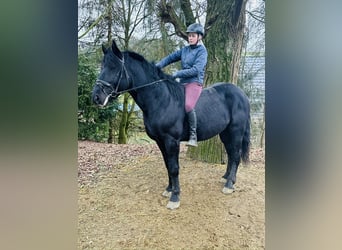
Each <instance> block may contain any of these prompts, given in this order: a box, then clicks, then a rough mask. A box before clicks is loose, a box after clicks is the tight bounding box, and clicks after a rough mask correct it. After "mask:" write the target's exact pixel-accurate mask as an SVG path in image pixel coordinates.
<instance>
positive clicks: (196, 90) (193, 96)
mask: <svg viewBox="0 0 342 250" xmlns="http://www.w3.org/2000/svg"><path fill="white" fill-rule="evenodd" d="M201 92H202V86H201V85H199V84H198V83H196V82H192V83H188V84H186V85H185V112H187V113H188V112H190V111H191V110H193V109H194V107H195V105H196V103H197V100H198V98H199V97H200V95H201Z"/></svg>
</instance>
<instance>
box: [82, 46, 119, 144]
mask: <svg viewBox="0 0 342 250" xmlns="http://www.w3.org/2000/svg"><path fill="white" fill-rule="evenodd" d="M98 72H99V71H98V68H97V63H96V58H95V57H94V56H92V55H91V54H82V53H79V56H78V72H77V74H78V139H81V140H94V141H99V142H100V141H105V140H106V138H107V137H108V121H109V119H110V118H111V117H113V116H115V103H114V105H112V106H110V107H108V108H105V109H99V108H97V107H95V106H94V105H92V102H91V92H92V88H93V86H94V83H95V81H96V78H97V75H98Z"/></svg>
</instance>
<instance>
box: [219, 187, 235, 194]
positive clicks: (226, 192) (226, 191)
mask: <svg viewBox="0 0 342 250" xmlns="http://www.w3.org/2000/svg"><path fill="white" fill-rule="evenodd" d="M233 192H234V189H231V188H227V187H224V188H223V189H222V193H224V194H231V193H233Z"/></svg>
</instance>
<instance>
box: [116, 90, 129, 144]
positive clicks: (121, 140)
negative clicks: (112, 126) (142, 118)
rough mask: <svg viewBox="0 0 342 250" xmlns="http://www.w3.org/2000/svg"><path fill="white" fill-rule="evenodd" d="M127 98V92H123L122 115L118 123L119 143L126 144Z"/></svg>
mask: <svg viewBox="0 0 342 250" xmlns="http://www.w3.org/2000/svg"><path fill="white" fill-rule="evenodd" d="M128 98H129V94H128V93H125V94H124V101H123V104H122V105H123V107H122V116H121V121H120V125H119V139H118V143H119V144H126V143H127V129H126V127H127V122H128Z"/></svg>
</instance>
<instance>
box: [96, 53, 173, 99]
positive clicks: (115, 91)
mask: <svg viewBox="0 0 342 250" xmlns="http://www.w3.org/2000/svg"><path fill="white" fill-rule="evenodd" d="M118 59H119V60H120V62H121V65H122V68H121V70H120V73H119V74H120V77H119V80H118V84H117V85H116V89H114V88H113V86H112V85H111V84H110V83H109V82H106V81H104V80H101V79H97V80H96V85H99V86H100V87H101V89H102V91H103V92H104V93H105V94H106V95H107V97H106V99H108V98H109V97H110V96H111V97H115V96H118V95H121V94H122V93H126V92H129V91H133V90H137V89H141V88H145V87H147V86H151V85H153V84H156V83H159V82H162V81H170V79H160V80H157V81H154V82H150V83H147V84H145V85H142V86H137V87H133V88H129V89H125V90H122V91H118V89H119V86H120V81H121V79H122V71H125V76H126V80H127V82H129V81H128V79H129V75H128V73H127V70H126V67H125V60H124V59H125V58H124V57H123V58H122V59H120V58H118ZM104 86H105V87H108V88H110V89H111V93H110V94H108V93H107V92H106V91H105V90H104V89H103V87H104Z"/></svg>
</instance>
